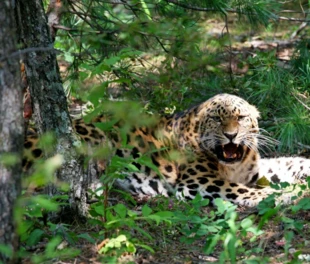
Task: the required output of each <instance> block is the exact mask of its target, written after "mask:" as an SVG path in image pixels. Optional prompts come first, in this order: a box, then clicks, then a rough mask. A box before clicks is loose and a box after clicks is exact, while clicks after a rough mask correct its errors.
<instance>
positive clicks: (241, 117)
mask: <svg viewBox="0 0 310 264" xmlns="http://www.w3.org/2000/svg"><path fill="white" fill-rule="evenodd" d="M245 118H246V116H242V115H240V116H238V117H237V119H238V121H242V120H243V119H245Z"/></svg>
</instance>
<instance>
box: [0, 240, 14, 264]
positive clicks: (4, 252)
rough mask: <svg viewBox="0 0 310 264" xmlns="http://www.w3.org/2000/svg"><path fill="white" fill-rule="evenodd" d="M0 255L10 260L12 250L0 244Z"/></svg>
mask: <svg viewBox="0 0 310 264" xmlns="http://www.w3.org/2000/svg"><path fill="white" fill-rule="evenodd" d="M0 253H1V255H4V256H7V257H8V258H11V257H12V256H13V248H12V247H11V246H9V245H4V244H0ZM0 263H1V262H0Z"/></svg>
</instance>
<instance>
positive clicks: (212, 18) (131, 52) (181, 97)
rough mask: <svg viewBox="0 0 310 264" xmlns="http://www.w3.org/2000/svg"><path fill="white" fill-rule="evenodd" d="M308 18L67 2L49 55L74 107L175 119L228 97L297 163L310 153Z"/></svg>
mask: <svg viewBox="0 0 310 264" xmlns="http://www.w3.org/2000/svg"><path fill="white" fill-rule="evenodd" d="M308 13H309V1H302V0H300V1H295V0H293V1H285V2H279V1H273V0H261V1H256V0H255V1H253V0H231V1H226V0H225V1H223V0H213V1H201V0H192V1H181V0H180V1H177V0H152V1H144V0H132V1H126V0H110V1H100V0H78V1H65V2H64V6H63V9H62V21H61V24H62V28H61V29H60V30H59V31H58V33H57V37H56V40H55V48H56V49H58V50H59V51H61V52H60V54H59V56H58V58H59V65H60V69H61V71H62V74H63V77H64V84H65V88H66V91H67V94H68V97H69V98H70V99H71V100H72V99H78V100H81V101H82V102H89V101H90V102H91V103H92V108H94V109H95V110H98V111H100V110H101V109H102V107H104V101H105V100H129V101H138V102H140V103H141V105H142V107H143V108H144V109H145V110H146V111H147V112H151V113H155V112H156V113H157V112H159V113H173V112H174V111H181V110H184V109H186V108H188V107H189V106H191V105H194V104H197V103H200V102H202V101H204V100H207V99H208V98H210V97H211V96H213V95H215V94H218V93H223V92H227V93H232V94H236V95H239V96H241V97H243V98H245V99H247V100H249V101H250V103H252V104H255V105H256V106H257V107H258V109H259V110H260V112H261V116H262V119H261V124H260V125H261V127H262V128H264V129H266V131H268V133H270V134H271V136H272V137H274V138H276V139H278V140H279V141H280V142H281V143H280V144H279V145H278V146H276V148H277V149H276V150H277V151H280V152H286V153H296V152H297V151H301V150H302V151H303V150H307V149H308V148H309V145H310V118H309V111H310V110H309V107H308V106H307V105H310V104H309V91H310V53H309V52H310V40H309V27H308V23H309V21H310V18H308V17H309V16H308ZM126 111H128V109H126Z"/></svg>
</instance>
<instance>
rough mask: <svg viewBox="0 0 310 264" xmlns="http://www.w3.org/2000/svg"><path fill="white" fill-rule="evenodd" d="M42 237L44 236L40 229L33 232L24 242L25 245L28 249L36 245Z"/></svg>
mask: <svg viewBox="0 0 310 264" xmlns="http://www.w3.org/2000/svg"><path fill="white" fill-rule="evenodd" d="M43 235H44V231H43V230H41V229H35V230H33V231H32V232H31V233H30V235H29V238H28V239H27V241H26V243H27V245H28V246H30V247H31V246H34V245H36V244H37V243H38V242H39V241H40V240H41V238H42V237H43Z"/></svg>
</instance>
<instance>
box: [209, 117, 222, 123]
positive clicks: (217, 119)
mask: <svg viewBox="0 0 310 264" xmlns="http://www.w3.org/2000/svg"><path fill="white" fill-rule="evenodd" d="M210 118H211V119H212V120H213V121H215V122H221V121H222V119H221V117H219V116H210Z"/></svg>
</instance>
